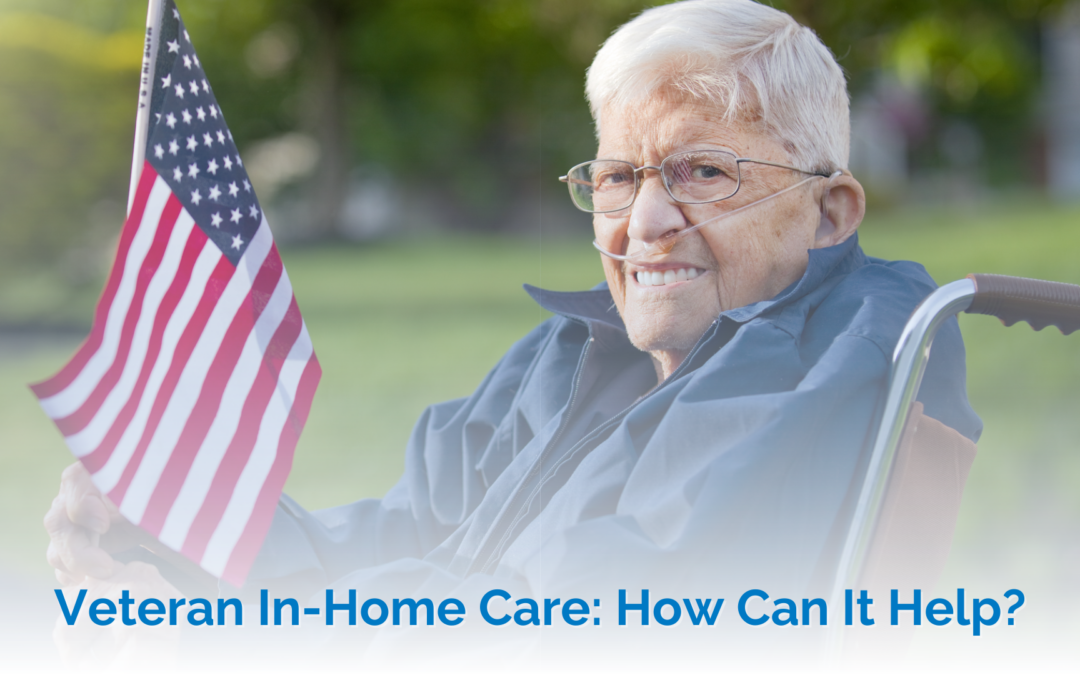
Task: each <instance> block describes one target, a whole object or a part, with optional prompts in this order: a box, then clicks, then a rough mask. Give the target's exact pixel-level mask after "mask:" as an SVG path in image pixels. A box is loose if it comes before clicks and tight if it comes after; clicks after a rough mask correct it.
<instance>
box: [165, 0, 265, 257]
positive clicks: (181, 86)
mask: <svg viewBox="0 0 1080 675" xmlns="http://www.w3.org/2000/svg"><path fill="white" fill-rule="evenodd" d="M164 11H165V16H164V17H163V19H162V28H161V35H160V36H158V52H157V61H156V65H155V68H154V89H153V95H152V97H151V102H150V129H149V133H148V134H147V143H146V159H147V161H148V162H150V164H151V166H153V167H154V170H155V171H157V173H158V175H160V176H161V177H162V179H164V180H165V182H166V183H167V184H168V185H169V187H170V188H171V189H172V191H173V193H174V194H175V195H176V197H177V198H178V199H179V200H180V203H181V204H183V205H184V208H185V209H187V211H188V213H190V214H191V216H192V217H193V218H194V219H195V223H196V224H197V225H198V227H199V228H200V229H202V231H203V232H205V233H206V236H207V237H209V238H210V240H211V241H213V242H214V243H215V244H216V245H217V247H218V248H220V249H221V252H222V253H223V254H224V255H225V257H227V258H228V259H229V261H230V262H232V264H233V265H236V264H237V262H238V261H239V260H240V257H241V256H242V255H243V254H244V251H245V250H247V247H248V244H249V243H250V242H251V239H252V237H254V235H255V232H256V231H257V230H258V229H259V225H260V223H261V222H262V216H263V213H262V207H261V206H260V205H259V200H258V198H256V196H255V190H254V189H253V188H252V186H251V181H250V180H249V178H248V175H247V172H246V171H245V170H244V164H243V161H242V160H241V159H240V153H239V152H238V151H237V149H236V143H235V142H234V141H233V137H232V133H230V132H229V128H228V127H227V126H226V124H225V116H224V115H223V114H222V112H221V108H220V107H219V106H218V102H217V98H216V97H215V96H214V90H213V89H212V88H211V87H210V83H209V82H208V81H207V79H206V74H205V73H204V72H203V69H202V65H201V64H200V63H199V57H198V56H196V54H195V48H194V47H193V46H192V44H191V39H190V37H189V36H188V32H187V30H186V29H185V28H184V22H183V20H181V18H180V12H179V10H177V9H176V5H175V4H174V3H173V2H172V0H168V2H166V4H165V10H164Z"/></svg>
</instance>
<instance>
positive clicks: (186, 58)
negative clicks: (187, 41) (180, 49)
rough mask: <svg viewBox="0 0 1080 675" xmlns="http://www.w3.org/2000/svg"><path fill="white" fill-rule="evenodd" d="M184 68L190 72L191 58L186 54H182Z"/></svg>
mask: <svg viewBox="0 0 1080 675" xmlns="http://www.w3.org/2000/svg"><path fill="white" fill-rule="evenodd" d="M184 67H185V68H187V69H188V70H191V57H190V56H188V55H187V54H184Z"/></svg>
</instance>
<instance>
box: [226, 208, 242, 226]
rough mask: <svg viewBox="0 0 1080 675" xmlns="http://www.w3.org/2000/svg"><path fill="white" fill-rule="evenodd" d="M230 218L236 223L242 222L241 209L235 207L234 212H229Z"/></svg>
mask: <svg viewBox="0 0 1080 675" xmlns="http://www.w3.org/2000/svg"><path fill="white" fill-rule="evenodd" d="M229 220H231V221H232V222H234V223H239V222H240V209H233V210H232V213H230V214H229Z"/></svg>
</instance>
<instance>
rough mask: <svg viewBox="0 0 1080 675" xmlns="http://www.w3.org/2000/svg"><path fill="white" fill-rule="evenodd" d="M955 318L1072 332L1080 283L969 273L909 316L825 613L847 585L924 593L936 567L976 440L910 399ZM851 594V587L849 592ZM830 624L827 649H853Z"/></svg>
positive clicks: (836, 655)
mask: <svg viewBox="0 0 1080 675" xmlns="http://www.w3.org/2000/svg"><path fill="white" fill-rule="evenodd" d="M960 312H967V313H969V314H986V315H990V316H996V317H997V318H999V319H1000V320H1001V321H1002V323H1003V324H1004V325H1006V326H1011V325H1013V324H1015V323H1017V322H1019V321H1026V322H1027V323H1028V324H1030V325H1031V327H1032V328H1033V329H1034V330H1036V331H1038V330H1042V329H1043V328H1045V327H1046V326H1050V325H1052V326H1055V327H1057V328H1058V329H1059V330H1060V331H1061V332H1062V333H1063V334H1065V335H1068V334H1070V333H1072V332H1073V331H1075V330H1077V329H1080V286H1075V285H1072V284H1064V283H1058V282H1052V281H1042V280H1036V279H1023V278H1018V277H1008V276H1002V275H993V274H972V275H968V277H967V278H965V279H961V280H959V281H954V282H952V283H950V284H947V285H945V286H942V287H941V288H939V289H938V290H937V291H935V292H934V293H932V294H931V295H929V296H928V297H927V298H926V299H925V300H924V301H923V302H922V303H921V304H920V305H919V306H918V307H917V308H916V309H915V311H914V312H913V313H912V315H911V318H910V319H909V320H908V322H907V324H906V326H905V327H904V330H903V332H902V333H901V336H900V340H899V342H898V344H897V346H896V349H895V351H894V352H893V359H892V369H891V373H890V378H889V384H888V389H887V393H886V400H885V408H884V411H883V413H882V418H881V423H880V425H879V427H878V430H877V433H876V437H875V440H874V443H873V445H872V446H871V447H872V450H871V454H870V457H869V460H868V462H867V467H866V471H865V473H864V475H863V478H862V483H861V486H860V488H859V491H858V500H857V502H856V504H855V508H854V512H853V515H852V518H851V521H850V524H849V526H848V528H847V534H846V537H845V538H844V541H843V546H842V548H841V552H840V557H839V564H838V566H837V568H836V573H835V577H834V578H833V581H832V585H831V588H830V596H829V597H830V602H829V606H830V607H843V606H844V603H845V601H846V597H845V592H846V591H847V590H848V589H872V590H873V595H874V596H875V597H882V596H883V593H884V597H888V595H887V593H888V589H890V588H895V589H901V588H902V589H907V590H908V592H910V591H911V589H917V588H921V589H926V590H929V589H931V588H932V587H933V586H934V584H935V583H936V581H937V579H938V577H939V576H940V575H941V573H942V571H943V570H944V567H945V563H946V560H947V558H948V554H949V548H950V546H951V543H952V538H953V531H954V528H955V523H956V519H957V515H958V513H959V510H960V499H961V496H962V493H963V489H964V484H965V482H966V480H967V475H968V471H969V469H970V468H971V465H972V463H973V462H974V459H975V444H974V443H973V442H972V441H970V440H969V439H967V438H966V437H964V436H961V435H960V434H959V433H957V432H956V431H954V430H953V429H951V428H949V427H947V426H945V425H944V424H942V423H941V422H938V421H937V420H935V419H933V418H931V417H928V416H926V415H924V414H923V412H922V404H920V403H918V402H917V401H916V400H915V396H916V394H917V393H918V390H919V385H920V384H921V382H922V377H923V374H924V372H925V369H926V363H927V361H928V359H929V356H930V348H931V346H932V344H933V340H934V336H935V334H936V332H937V330H938V328H939V327H940V326H941V324H942V323H943V322H944V321H945V320H946V319H949V318H950V317H952V316H955V315H957V314H959V313H960ZM855 592H857V590H856V591H855ZM846 642H850V639H849V634H848V633H846V632H845V630H844V626H842V625H839V622H837V623H835V624H832V625H830V627H829V639H828V645H827V652H828V654H829V656H830V657H832V658H833V659H840V658H842V657H843V656H844V655H845V654H847V653H849V652H850V651H851V649H850V647H851V645H850V644H845V643H846Z"/></svg>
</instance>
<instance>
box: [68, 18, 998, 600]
mask: <svg viewBox="0 0 1080 675" xmlns="http://www.w3.org/2000/svg"><path fill="white" fill-rule="evenodd" d="M587 93H588V99H589V103H590V106H591V108H592V113H593V116H594V118H595V120H596V126H597V131H598V138H599V148H598V150H597V154H596V157H597V159H596V160H593V161H589V162H585V163H583V164H580V165H578V166H576V167H574V168H573V169H571V170H570V171H569V172H568V175H567V176H565V177H564V180H565V181H566V182H567V183H568V184H569V187H570V193H571V197H572V198H573V200H574V203H575V204H576V205H577V206H578V208H580V209H583V210H585V211H588V212H591V213H593V214H594V216H593V226H594V230H595V236H596V241H595V246H596V247H597V248H598V249H599V250H600V252H601V260H602V263H603V267H604V273H605V275H606V278H607V283H606V285H604V286H602V287H600V288H597V289H594V290H591V291H586V292H582V293H553V292H546V291H542V290H539V289H535V288H529V289H528V290H529V292H530V293H531V294H532V296H533V297H534V298H535V299H536V300H537V301H538V302H539V303H540V304H541V305H542V306H544V307H545V308H547V309H549V310H551V311H552V312H554V313H555V314H556V315H557V316H555V317H554V318H552V319H550V320H548V321H546V322H544V323H543V324H542V325H540V326H539V327H537V328H536V329H535V330H534V331H533V332H532V333H530V334H529V335H527V336H526V337H525V338H524V339H522V340H521V341H520V342H519V343H518V344H516V345H515V346H514V347H513V348H511V349H510V351H509V352H508V353H507V354H506V355H505V356H504V357H503V359H502V360H501V361H500V363H499V364H498V365H497V366H496V367H495V369H494V370H493V371H492V372H491V373H490V374H489V375H488V377H487V378H486V379H485V380H484V382H483V383H482V384H481V385H480V387H479V388H478V389H477V391H476V392H475V393H474V394H473V395H472V396H470V397H468V398H466V399H461V400H456V401H450V402H447V403H443V404H439V405H435V406H432V407H431V408H429V409H428V410H427V411H426V412H425V413H424V415H423V417H422V418H421V419H420V421H419V422H418V424H417V425H416V428H415V431H414V432H413V435H412V438H411V440H410V442H409V446H408V449H407V455H406V472H405V476H404V477H403V478H402V480H401V482H400V483H398V485H397V486H396V487H394V488H393V489H392V490H391V491H390V492H389V493H388V494H387V495H386V496H385V497H384V498H383V499H381V500H364V501H360V502H357V503H355V504H351V505H348V506H343V507H339V508H335V509H330V510H327V511H323V512H319V513H308V512H306V511H304V510H303V509H302V508H300V507H299V506H298V505H296V504H295V503H294V502H292V501H291V500H289V499H287V498H284V499H283V500H282V505H281V507H279V509H278V513H277V515H276V517H275V520H274V523H273V526H272V529H271V532H270V534H269V536H268V538H267V540H266V543H265V545H264V547H263V550H262V552H261V553H260V555H259V557H258V559H257V561H256V563H255V566H254V568H253V570H252V573H251V576H250V578H249V582H248V587H247V589H242V590H240V591H232V592H246V591H248V590H250V591H251V592H254V593H257V592H258V589H260V588H265V587H268V586H275V587H276V588H279V589H286V590H288V591H289V592H291V593H293V594H294V596H295V597H300V596H301V595H303V594H312V593H317V592H319V591H320V590H321V589H324V588H326V587H328V586H334V587H338V588H357V589H361V594H362V595H363V594H364V593H368V596H365V597H374V596H375V595H382V596H383V597H391V596H392V594H394V593H404V594H408V593H412V592H414V591H416V589H419V588H425V589H429V590H430V589H433V588H435V589H443V591H446V592H449V590H448V589H454V588H460V587H461V586H462V585H465V586H469V585H473V586H475V587H477V588H481V589H486V588H490V587H491V584H492V583H494V582H491V581H490V579H491V577H492V576H494V577H496V578H498V579H500V583H501V584H512V583H516V584H518V585H519V586H518V588H520V589H524V591H523V592H528V593H532V594H534V596H536V597H540V594H541V593H542V594H543V595H544V596H545V597H548V596H550V597H554V596H557V595H558V594H559V593H560V592H562V590H561V589H570V588H576V589H585V590H584V592H585V593H587V595H584V596H583V597H589V598H591V597H598V596H599V595H600V594H604V593H607V592H609V591H610V590H611V589H615V588H620V587H623V586H622V585H623V584H633V586H632V587H633V588H638V589H640V588H649V587H652V588H666V589H673V592H675V590H688V591H689V592H696V593H697V594H698V595H702V594H704V595H714V594H715V592H716V591H715V588H716V587H717V584H720V586H721V587H723V586H725V585H729V584H730V585H735V584H745V583H766V582H769V583H774V584H776V585H777V586H774V588H775V587H782V588H791V589H801V590H805V589H808V588H812V587H813V586H814V584H815V583H816V582H818V581H820V580H822V579H825V578H827V577H828V575H829V573H830V571H831V568H832V566H833V565H834V564H835V556H836V543H837V541H838V535H839V533H840V532H842V529H843V526H844V523H845V522H846V520H845V519H846V518H847V517H849V516H850V508H851V500H852V498H853V494H854V488H853V485H854V481H855V480H856V479H857V470H858V468H859V467H860V460H863V459H865V453H866V451H867V446H868V439H869V438H870V434H871V432H872V430H873V429H874V425H875V423H876V416H877V415H878V414H879V413H878V411H879V408H880V405H881V403H882V399H883V396H882V393H883V387H884V384H885V382H886V377H887V372H888V365H889V356H890V354H891V352H892V349H893V347H894V345H895V343H896V341H897V338H898V335H899V333H900V330H901V328H902V326H903V324H904V322H905V320H906V319H907V317H908V315H909V314H910V312H911V311H912V309H913V308H914V307H915V306H916V304H917V303H918V302H919V301H920V300H921V299H922V298H923V297H924V296H926V295H927V294H928V293H929V292H930V291H931V290H932V289H933V287H934V284H933V282H932V280H931V279H930V277H929V276H928V275H927V274H926V272H925V271H924V270H923V269H922V268H921V267H920V266H919V265H916V264H913V263H906V262H899V263H892V262H885V261H882V260H877V259H873V258H868V257H866V256H865V255H864V254H863V252H862V250H861V249H860V248H859V245H858V242H857V236H856V228H857V227H858V226H859V224H860V222H861V220H862V217H863V212H864V201H865V200H864V195H863V190H862V187H861V186H860V185H859V183H858V181H856V180H855V178H854V177H853V176H852V175H851V174H850V173H849V172H848V171H847V170H846V168H845V167H846V163H847V156H848V145H849V122H848V97H847V92H846V86H845V82H844V76H843V74H842V72H841V70H840V68H839V66H838V65H837V64H836V62H835V60H834V59H833V57H832V55H831V54H830V53H829V51H828V50H827V49H826V47H825V46H824V45H822V44H821V42H820V41H819V40H818V39H817V37H816V36H815V35H814V34H813V33H812V32H811V31H810V30H809V29H807V28H804V27H802V26H800V25H798V24H797V23H796V22H795V21H793V20H792V19H791V18H790V17H789V16H787V15H786V14H783V13H781V12H779V11H776V10H773V9H771V8H769V7H765V6H762V5H759V4H756V3H753V2H750V1H749V0H692V1H688V2H682V3H676V4H672V5H667V6H663V7H659V8H656V9H652V10H649V11H646V12H644V13H643V14H641V15H640V16H639V17H637V18H636V19H634V20H633V21H631V22H630V23H628V24H626V25H625V26H623V27H622V28H621V29H620V30H619V31H618V32H616V33H615V34H614V35H613V36H612V37H611V38H610V39H609V40H608V41H607V42H606V44H605V45H604V46H603V48H602V49H601V50H600V52H599V53H598V54H597V56H596V60H595V61H594V62H593V65H592V67H591V68H590V69H589V73H588V83H587ZM920 398H921V400H922V401H923V403H924V404H925V409H926V412H927V414H929V415H930V416H933V417H935V418H937V419H938V420H940V421H942V422H944V423H945V424H946V425H948V426H949V427H952V428H953V429H956V430H958V431H959V432H960V433H962V434H963V435H965V436H967V437H969V438H972V439H975V438H977V436H978V434H979V431H980V427H981V425H980V422H979V420H978V418H977V417H976V416H975V414H974V413H973V412H972V410H971V409H970V407H969V406H968V404H967V401H966V395H965V383H964V357H963V346H962V343H961V340H960V335H959V331H958V328H957V326H956V325H955V322H954V321H953V322H950V323H949V324H948V325H947V326H945V328H944V329H943V330H942V331H941V332H940V333H939V337H938V339H937V342H936V346H935V352H934V358H933V359H932V361H931V363H930V366H929V369H928V372H927V375H926V378H925V384H924V386H923V390H922V394H921V396H920ZM88 485H89V484H88V481H87V480H86V479H85V474H82V473H80V472H79V471H78V470H73V471H71V472H70V473H69V475H68V478H67V480H66V482H65V486H64V488H63V489H62V492H61V496H60V497H59V498H58V499H57V502H56V504H55V505H54V508H53V511H51V512H50V516H49V524H50V530H51V532H52V536H53V543H52V546H51V548H50V560H51V561H52V563H53V565H54V566H55V567H56V568H57V570H58V571H59V573H60V575H61V577H62V578H64V579H67V580H79V579H81V578H82V577H83V576H84V575H85V574H87V573H90V574H103V573H106V572H110V571H112V569H113V568H112V566H113V565H117V564H118V563H114V562H113V561H112V560H111V559H110V558H109V556H108V554H106V553H105V552H104V551H103V550H102V549H100V548H98V547H97V546H96V545H92V543H91V542H92V541H93V540H94V537H93V536H92V535H90V534H88V531H87V529H86V528H89V530H90V531H92V532H98V533H102V532H105V531H106V530H108V529H109V525H108V516H107V514H106V512H105V507H104V505H103V502H102V501H101V500H100V499H99V498H98V497H97V496H96V494H95V493H94V491H93V490H92V489H91V488H89V487H88ZM95 518H96V519H97V520H96V521H95V520H94V519H95ZM477 579H480V580H481V581H475V580H477ZM484 579H488V580H489V581H483V580H484ZM393 597H401V596H393ZM672 597H675V596H672ZM679 597H681V596H679ZM690 597H693V596H690Z"/></svg>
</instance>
